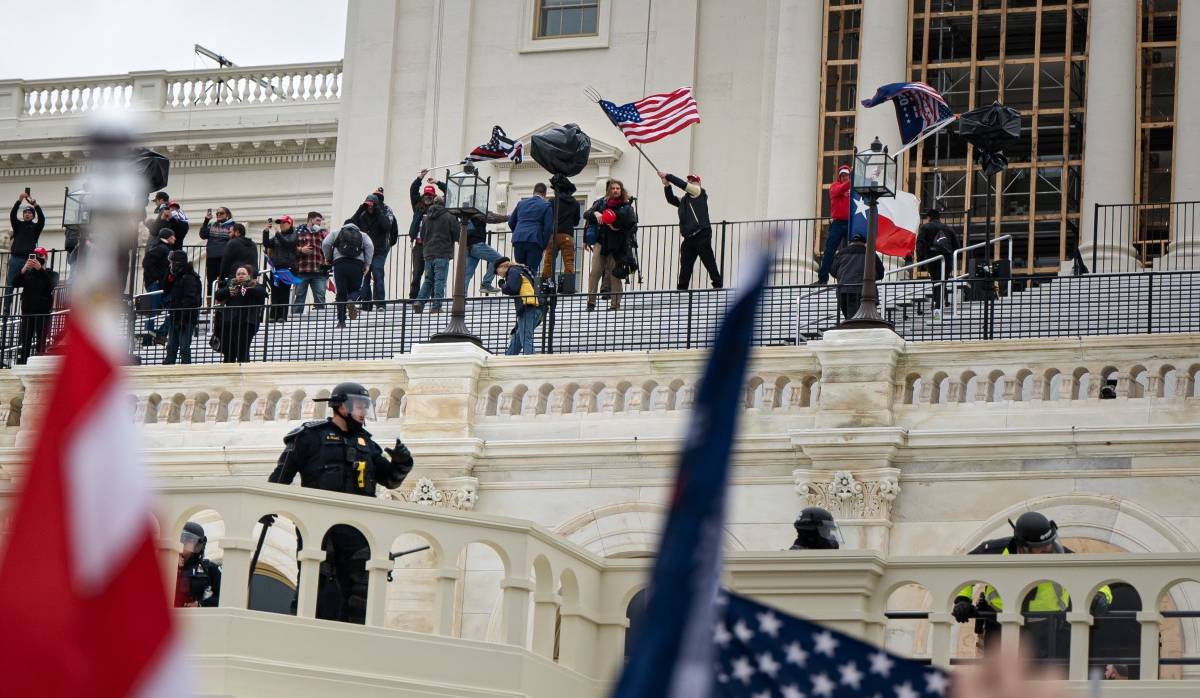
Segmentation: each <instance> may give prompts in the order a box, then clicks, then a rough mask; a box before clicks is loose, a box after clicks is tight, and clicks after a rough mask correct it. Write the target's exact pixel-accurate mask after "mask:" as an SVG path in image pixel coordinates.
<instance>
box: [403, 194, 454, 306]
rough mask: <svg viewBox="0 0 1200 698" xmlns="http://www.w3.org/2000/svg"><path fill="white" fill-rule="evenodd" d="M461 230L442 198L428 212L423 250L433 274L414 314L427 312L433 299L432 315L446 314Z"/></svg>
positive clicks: (425, 283)
mask: <svg viewBox="0 0 1200 698" xmlns="http://www.w3.org/2000/svg"><path fill="white" fill-rule="evenodd" d="M459 227H460V224H459V222H458V219H457V218H455V217H454V215H453V214H451V213H450V212H449V211H447V210H446V206H445V204H444V203H443V202H442V200H441V199H438V200H437V201H435V202H433V204H432V205H431V206H430V207H429V208H428V209H427V210H426V211H425V220H424V221H422V222H421V231H422V232H421V235H422V236H424V242H423V243H422V244H421V249H422V253H423V254H424V255H425V266H426V267H427V268H428V269H429V273H428V274H426V275H425V280H424V281H422V282H421V289H420V292H419V293H417V302H416V303H415V304H413V312H414V313H419V312H421V311H422V310H424V308H425V301H427V300H431V303H430V308H429V312H431V313H440V312H442V298H444V297H445V295H446V280H447V279H449V278H450V260H452V259H454V243H456V242H458V231H459Z"/></svg>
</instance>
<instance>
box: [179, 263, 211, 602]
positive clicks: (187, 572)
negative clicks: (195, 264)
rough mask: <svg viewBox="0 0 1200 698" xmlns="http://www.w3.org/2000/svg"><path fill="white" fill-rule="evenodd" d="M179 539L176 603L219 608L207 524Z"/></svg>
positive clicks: (191, 525) (190, 525)
mask: <svg viewBox="0 0 1200 698" xmlns="http://www.w3.org/2000/svg"><path fill="white" fill-rule="evenodd" d="M196 278H197V279H199V278H200V277H199V276H197V277H196ZM179 543H180V545H181V546H182V550H180V551H179V572H178V574H177V575H176V576H175V607H176V608H181V607H182V608H195V607H204V608H216V607H217V606H219V605H220V603H221V567H220V565H218V564H217V563H215V562H213V561H212V560H209V559H207V558H205V557H204V549H205V547H206V546H207V544H208V536H207V535H206V534H205V533H204V527H203V526H201V525H200V524H198V523H196V522H195V521H189V522H187V523H185V524H184V525H183V531H182V532H180V534H179Z"/></svg>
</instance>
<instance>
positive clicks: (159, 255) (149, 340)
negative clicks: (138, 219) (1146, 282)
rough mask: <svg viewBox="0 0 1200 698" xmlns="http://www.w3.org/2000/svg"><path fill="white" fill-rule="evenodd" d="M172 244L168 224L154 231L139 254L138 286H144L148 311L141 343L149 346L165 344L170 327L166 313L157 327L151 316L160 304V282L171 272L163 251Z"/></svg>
mask: <svg viewBox="0 0 1200 698" xmlns="http://www.w3.org/2000/svg"><path fill="white" fill-rule="evenodd" d="M174 244H175V231H174V230H172V229H171V228H169V227H163V228H161V229H160V230H159V231H158V234H157V235H155V236H154V237H153V238H151V240H150V243H149V244H148V245H147V246H146V254H145V256H144V257H142V286H143V287H144V288H145V290H146V295H145V296H144V298H145V305H146V307H145V309H146V311H147V313H148V317H147V318H146V331H145V333H143V335H142V346H150V345H152V344H155V343H158V344H165V343H166V341H167V334H168V333H169V332H170V330H171V318H170V316H167V319H166V321H164V322H163V324H162V325H159V326H158V327H157V329H156V328H155V322H154V320H155V318H156V317H157V316H158V311H159V309H161V308H162V306H163V301H164V298H163V295H164V292H163V284H164V283H165V282H166V279H167V274H169V273H170V272H171V264H170V262H169V261H167V255H169V254H170V253H171V251H172V247H173V246H174Z"/></svg>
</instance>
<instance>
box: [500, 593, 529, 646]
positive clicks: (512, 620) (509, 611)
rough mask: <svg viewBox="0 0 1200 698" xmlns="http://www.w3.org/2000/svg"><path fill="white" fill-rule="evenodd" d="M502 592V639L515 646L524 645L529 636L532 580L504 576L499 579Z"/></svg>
mask: <svg viewBox="0 0 1200 698" xmlns="http://www.w3.org/2000/svg"><path fill="white" fill-rule="evenodd" d="M500 588H501V589H502V590H503V593H504V641H505V642H507V643H508V644H510V645H516V646H517V647H524V646H525V638H526V637H528V636H529V595H530V594H531V593H532V592H533V580H532V579H528V578H525V577H505V578H504V579H502V580H500Z"/></svg>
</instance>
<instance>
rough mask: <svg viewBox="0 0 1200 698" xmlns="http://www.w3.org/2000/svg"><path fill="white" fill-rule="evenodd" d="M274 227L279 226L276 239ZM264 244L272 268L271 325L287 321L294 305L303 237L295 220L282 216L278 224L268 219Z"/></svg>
mask: <svg viewBox="0 0 1200 698" xmlns="http://www.w3.org/2000/svg"><path fill="white" fill-rule="evenodd" d="M272 224H274V225H278V226H279V229H278V230H276V231H275V234H274V235H273V236H272V235H271V225H272ZM262 244H263V250H264V251H265V252H266V255H267V262H268V263H269V264H270V265H271V287H270V288H271V309H270V311H268V313H267V322H286V321H287V319H288V307H289V306H290V305H291V303H292V284H291V282H290V279H291V278H294V277H295V275H296V274H297V268H296V260H297V257H298V253H299V250H298V249H297V248H298V247H299V245H300V236H299V235H298V234H297V232H296V227H295V221H293V220H292V217H291V216H280V217H279V218H276V219H275V220H274V221H272V220H271V219H267V227H266V228H263V242H262ZM281 272H286V273H282V274H281ZM280 277H282V278H280Z"/></svg>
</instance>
